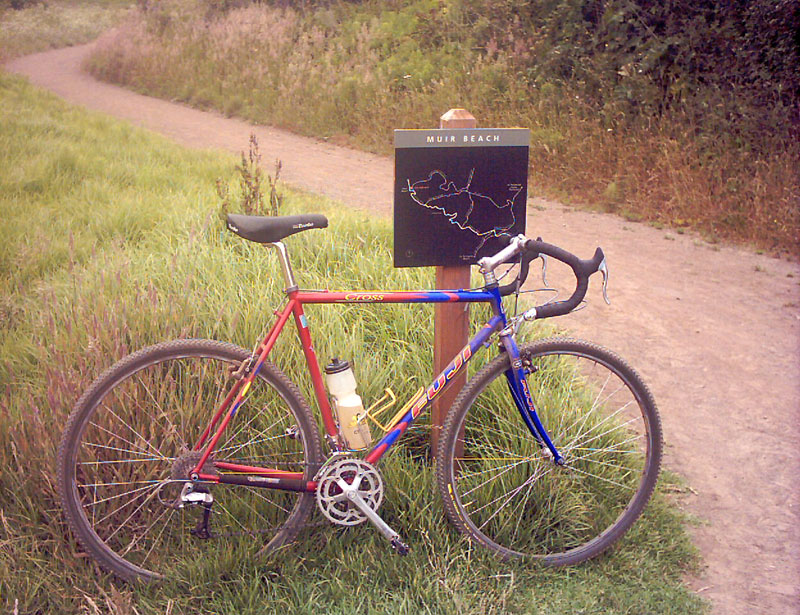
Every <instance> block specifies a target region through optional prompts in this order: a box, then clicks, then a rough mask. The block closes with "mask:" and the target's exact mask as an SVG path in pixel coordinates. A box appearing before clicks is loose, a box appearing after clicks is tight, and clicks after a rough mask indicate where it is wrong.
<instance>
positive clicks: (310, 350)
mask: <svg viewBox="0 0 800 615" xmlns="http://www.w3.org/2000/svg"><path fill="white" fill-rule="evenodd" d="M290 296H294V297H296V293H291V294H290ZM292 311H293V313H294V321H295V323H296V324H297V334H298V335H299V336H300V343H301V345H302V346H303V354H304V355H305V357H306V365H307V366H308V373H309V374H310V375H311V383H312V384H313V385H314V395H315V396H316V398H317V404H319V410H320V413H321V414H322V422H323V424H324V425H325V432H326V433H327V434H328V436H330V438H331V439H332V441H333V442H336V441H337V438H338V435H339V432H338V430H337V429H336V421H334V419H333V413H332V412H331V405H330V402H329V401H328V394H327V392H326V389H325V383H324V382H323V380H322V373H321V372H320V369H319V361H318V360H317V352H316V351H315V350H314V344H313V343H312V342H311V333H310V332H309V330H308V320H307V319H306V315H305V312H304V311H303V304H302V302H301V301H297V300H296V301H295V304H294V309H293V310H292Z"/></svg>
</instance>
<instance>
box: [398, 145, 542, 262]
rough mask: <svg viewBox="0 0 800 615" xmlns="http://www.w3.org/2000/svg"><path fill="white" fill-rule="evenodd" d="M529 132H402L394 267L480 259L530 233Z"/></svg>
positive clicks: (399, 155) (399, 150) (399, 146)
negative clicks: (505, 242)
mask: <svg viewBox="0 0 800 615" xmlns="http://www.w3.org/2000/svg"><path fill="white" fill-rule="evenodd" d="M528 138H529V135H528V131H527V130H523V129H471V130H397V131H395V199H394V264H395V267H419V266H430V265H467V264H474V263H477V261H478V260H479V259H480V258H481V257H483V256H486V255H488V254H493V253H494V252H496V251H497V250H499V249H500V247H502V243H501V241H500V238H501V237H503V236H505V235H517V234H519V233H524V232H525V201H526V198H527V178H528Z"/></svg>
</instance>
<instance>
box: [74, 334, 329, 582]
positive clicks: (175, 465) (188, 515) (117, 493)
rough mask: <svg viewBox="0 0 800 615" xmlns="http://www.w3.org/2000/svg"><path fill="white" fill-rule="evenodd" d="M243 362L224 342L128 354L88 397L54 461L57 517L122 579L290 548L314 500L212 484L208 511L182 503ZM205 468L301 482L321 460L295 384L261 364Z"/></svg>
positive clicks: (241, 353) (202, 487)
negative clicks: (267, 473)
mask: <svg viewBox="0 0 800 615" xmlns="http://www.w3.org/2000/svg"><path fill="white" fill-rule="evenodd" d="M249 356H250V353H248V352H246V351H245V350H244V349H242V348H239V347H237V346H233V345H232V344H223V343H220V342H215V341H208V340H177V341H175V342H168V343H164V344H158V345H156V346H151V347H150V348H146V349H144V350H141V351H139V352H136V353H134V354H132V355H130V356H128V357H126V358H124V359H122V360H121V361H120V362H118V363H117V364H115V365H114V366H112V367H111V368H110V369H109V370H108V371H107V372H106V373H104V374H103V375H102V376H100V377H99V378H98V379H97V380H96V381H95V382H94V383H93V384H92V386H91V387H90V388H89V389H88V390H87V391H86V393H85V394H84V395H83V396H82V397H81V399H80V400H79V401H78V403H77V404H76V406H75V409H74V410H73V412H72V414H71V415H70V418H69V421H68V422H67V426H66V429H65V431H64V436H63V439H62V442H61V446H60V448H59V453H58V478H59V488H60V492H61V499H62V503H63V507H64V512H65V515H66V518H67V521H68V522H69V525H70V527H71V529H72V531H73V533H74V535H75V536H76V537H77V539H78V540H79V541H80V542H81V544H82V545H83V547H84V548H85V549H86V550H87V552H88V553H89V554H91V555H92V556H93V557H94V558H95V559H96V560H97V561H98V562H99V563H100V564H102V565H103V567H105V568H106V569H108V570H110V571H112V572H114V573H116V574H117V575H119V576H121V577H123V578H125V579H128V580H136V579H145V580H147V579H152V578H159V577H164V576H167V575H171V574H172V573H173V572H176V571H177V570H179V569H180V568H181V567H184V566H187V565H189V566H191V565H198V564H201V563H202V562H204V561H212V562H225V561H230V562H235V561H236V560H237V559H239V558H241V557H247V556H248V555H252V554H254V553H255V552H257V551H258V550H259V549H261V548H262V547H263V546H264V545H267V546H268V547H270V548H272V547H278V546H281V545H283V544H285V543H286V542H287V541H289V540H291V539H292V538H293V537H294V535H295V534H296V533H297V530H298V528H299V526H300V525H301V524H302V523H303V522H304V520H305V519H306V518H307V516H308V514H309V513H310V511H311V510H312V509H313V506H314V500H313V495H312V494H308V493H295V492H285V491H274V490H269V489H258V488H255V487H249V486H234V485H223V484H215V483H209V484H204V483H202V482H201V483H199V484H198V485H197V487H196V489H195V490H196V491H199V492H200V495H202V496H203V497H206V496H207V495H209V494H210V496H211V498H210V499H213V502H212V503H211V505H210V506H207V505H200V504H193V505H189V504H186V505H184V506H182V507H181V506H179V504H181V499H180V496H181V491H182V489H183V488H184V486H185V485H187V482H188V481H189V474H190V472H191V470H192V469H193V468H194V467H195V465H196V464H197V463H198V462H199V459H200V458H199V455H200V452H199V450H195V449H196V444H197V443H198V442H199V441H200V439H201V435H202V433H203V431H204V429H205V427H206V426H207V425H208V424H209V422H210V421H211V419H212V417H213V416H214V412H215V410H216V409H217V408H218V407H219V406H220V403H221V402H222V400H223V399H224V398H225V396H226V394H227V393H228V392H229V391H230V390H231V387H232V386H233V384H234V382H235V380H234V379H233V378H232V376H231V368H235V367H237V366H238V365H239V364H240V363H241V362H242V361H243V360H244V359H246V358H247V357H249ZM210 459H211V461H209V462H207V464H206V465H204V467H203V469H204V470H205V471H206V473H214V472H218V467H217V466H216V463H217V462H230V463H235V464H240V465H251V466H261V467H269V468H276V469H279V470H285V471H288V472H294V473H302V475H303V476H304V477H305V479H306V480H310V479H311V478H312V477H313V476H314V473H315V472H316V470H317V468H318V467H319V465H320V464H321V461H322V451H321V447H320V441H319V433H318V431H317V429H316V424H315V422H314V419H313V417H312V415H311V411H310V410H309V408H308V404H307V403H306V402H305V401H304V400H303V398H302V396H301V394H300V392H299V391H298V390H297V387H296V386H295V385H294V384H292V382H291V381H289V380H288V378H286V376H285V375H283V374H282V373H281V372H280V371H279V370H278V369H277V368H276V367H275V366H274V365H272V364H270V363H267V362H265V363H264V364H263V366H262V368H261V371H260V372H259V374H258V377H256V378H255V380H254V381H253V383H252V386H251V387H250V390H249V391H248V396H247V399H246V401H245V403H244V404H243V405H242V406H241V407H240V408H239V410H238V412H237V413H236V416H235V417H234V418H233V419H232V420H231V422H230V423H229V424H228V426H227V429H226V430H225V432H224V433H223V434H222V437H221V438H220V439H219V441H218V443H217V446H216V448H215V450H214V452H213V454H212V456H211V457H210Z"/></svg>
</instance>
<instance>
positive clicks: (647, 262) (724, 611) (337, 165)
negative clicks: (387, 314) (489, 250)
mask: <svg viewBox="0 0 800 615" xmlns="http://www.w3.org/2000/svg"><path fill="white" fill-rule="evenodd" d="M89 50H90V45H84V46H80V47H73V48H68V49H61V50H56V51H49V52H45V53H40V54H36V55H33V56H28V57H25V58H20V59H17V60H15V61H13V62H11V63H10V64H9V65H8V66H7V68H8V69H9V70H10V71H12V72H16V73H20V74H23V75H26V76H27V77H29V79H30V80H31V81H32V82H33V83H34V84H37V85H40V86H43V87H45V88H47V89H50V90H52V91H53V92H55V93H56V94H58V95H60V96H62V97H64V98H66V99H67V100H69V101H72V102H75V103H79V104H82V105H84V106H86V107H89V108H90V109H95V110H99V111H104V112H106V113H109V114H112V115H114V116H117V117H121V118H125V119H128V120H130V121H132V122H133V123H135V124H138V125H141V126H144V127H146V128H149V129H151V130H154V131H156V132H160V133H162V134H164V135H166V136H168V137H170V138H172V139H174V140H175V141H177V142H179V143H181V144H183V145H187V146H191V147H200V148H221V149H226V150H230V151H235V152H238V151H241V150H242V149H244V148H245V147H246V143H247V139H248V136H249V134H250V133H251V132H255V133H256V134H257V136H258V140H259V144H260V147H261V151H262V154H263V156H264V160H266V161H271V160H274V159H275V158H279V159H280V160H281V161H282V162H283V177H284V178H285V180H286V181H287V182H288V183H291V184H293V185H296V186H298V187H302V188H304V189H306V190H309V191H311V192H315V193H321V194H325V195H328V196H330V197H333V198H336V199H339V200H341V201H344V202H345V203H347V204H349V205H351V206H353V207H357V208H362V209H364V210H366V211H368V212H370V213H378V214H381V215H389V214H390V212H391V199H392V182H393V165H392V161H391V160H390V159H388V158H383V157H379V156H373V155H369V154H364V153H361V152H356V151H353V150H350V149H345V148H341V147H336V146H333V145H330V144H326V143H321V142H319V141H316V140H313V139H306V138H302V137H298V136H296V135H292V134H289V133H286V132H283V131H280V130H275V129H271V128H264V127H255V128H254V127H252V126H250V125H249V124H247V123H245V122H242V121H238V120H233V119H226V118H223V117H222V116H220V115H217V114H213V113H204V112H200V111H196V110H193V109H190V108H188V107H185V106H182V105H179V104H174V103H170V102H165V101H161V100H156V99H153V98H148V97H145V96H140V95H137V94H134V93H132V92H129V91H127V90H124V89H121V88H118V87H114V86H111V85H107V84H103V83H100V82H97V81H95V80H94V79H92V78H91V77H89V76H87V75H85V74H83V73H82V72H81V71H80V64H81V60H82V58H83V57H85V56H86V54H87V53H88V51H89ZM442 111H445V110H444V109H443V110H442ZM533 190H534V191H535V187H534V188H533ZM529 212H530V213H529V217H528V235H531V236H533V235H541V236H543V237H544V238H545V239H546V240H548V241H550V242H552V243H556V244H558V245H560V246H563V247H564V248H566V249H568V250H570V251H572V252H575V253H576V254H578V255H579V256H582V257H584V258H586V257H588V256H590V255H591V254H592V252H593V250H594V247H595V246H597V245H601V246H603V248H604V250H605V251H606V255H607V257H608V262H609V265H610V268H611V286H610V294H611V299H612V305H611V306H610V307H606V306H605V305H604V304H603V303H602V299H601V298H600V292H599V289H598V287H597V286H598V285H597V283H596V282H595V283H594V284H593V287H592V288H591V289H590V293H589V297H590V305H589V309H585V310H582V311H580V312H578V313H576V314H575V315H573V316H570V317H569V318H566V319H561V321H560V323H559V324H560V325H561V326H564V327H568V328H569V329H570V330H571V331H572V332H574V334H575V335H578V336H581V337H586V338H589V339H592V340H595V341H597V342H599V343H601V344H604V345H607V346H609V347H610V348H612V349H615V350H616V351H618V352H619V353H620V354H622V355H623V356H624V357H626V358H627V359H628V360H629V361H630V362H631V363H632V364H633V365H634V366H636V367H637V368H638V369H639V370H640V371H641V372H642V374H643V375H644V376H645V378H646V380H647V381H648V382H649V383H650V386H651V388H652V389H653V392H654V394H655V397H656V399H657V401H658V403H659V406H660V409H661V413H662V417H663V421H664V429H665V436H666V441H667V465H668V466H669V467H670V468H672V469H674V470H676V471H678V472H679V473H681V474H682V475H684V476H685V477H687V478H688V481H689V483H690V484H691V486H692V488H693V489H694V491H696V495H689V496H688V497H687V498H686V506H687V507H688V509H689V510H690V511H692V512H694V513H695V514H696V515H697V516H698V517H699V518H700V519H702V520H704V523H703V524H702V525H700V526H699V527H697V528H695V529H693V530H692V531H693V534H694V536H695V540H696V544H697V545H698V547H699V548H700V550H701V552H702V553H703V555H704V558H705V564H706V568H705V570H704V572H703V574H702V575H701V577H700V578H697V579H692V580H691V581H690V582H691V584H692V586H693V587H694V588H695V589H696V590H697V591H700V592H701V593H702V595H704V596H707V597H708V598H710V599H711V600H712V602H713V605H714V613H716V614H720V615H729V614H732V615H739V614H742V615H743V614H748V615H751V614H753V613H770V614H790V613H800V361H799V360H798V359H799V358H800V265H798V264H797V263H788V262H785V261H782V260H776V259H773V258H769V257H767V256H763V255H756V254H753V253H752V252H750V251H747V250H743V249H738V248H733V247H716V246H711V245H708V244H706V243H704V242H702V241H700V240H699V239H697V238H696V237H694V236H692V235H690V234H685V235H678V234H676V233H674V232H671V231H663V230H656V229H654V228H651V227H648V226H644V225H640V224H634V223H630V222H626V221H624V220H621V219H619V218H616V217H613V216H609V215H603V214H594V213H586V212H580V211H575V210H571V209H568V208H566V207H563V206H561V205H558V204H556V203H550V202H546V201H542V200H538V199H533V200H532V201H531V202H530V203H529Z"/></svg>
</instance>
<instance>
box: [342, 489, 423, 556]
mask: <svg viewBox="0 0 800 615" xmlns="http://www.w3.org/2000/svg"><path fill="white" fill-rule="evenodd" d="M354 482H355V481H354ZM338 483H339V486H340V487H341V488H342V491H344V493H345V494H346V495H347V499H348V500H350V502H352V503H353V505H354V506H355V507H356V508H358V509H359V510H360V511H361V512H363V513H364V514H365V515H366V516H367V519H369V522H370V523H372V525H374V526H375V527H376V528H378V531H379V532H380V533H381V534H383V536H384V537H385V538H386V540H388V541H389V542H390V543H391V545H392V548H393V549H394V550H395V551H397V552H398V553H399V554H400V555H406V554H407V553H408V546H407V545H406V544H404V543H403V542H402V541H401V540H400V534H398V533H397V532H395V531H394V530H393V529H392V528H390V527H389V524H387V523H386V521H384V520H383V519H381V518H380V515H378V513H376V512H375V511H374V510H372V509H371V508H370V507H369V505H368V504H367V503H366V502H365V501H364V499H363V498H362V497H361V495H360V494H359V493H358V490H357V489H355V488H353V487H352V486H351V485H348V484H347V483H346V482H345V481H343V480H339V481H338Z"/></svg>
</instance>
